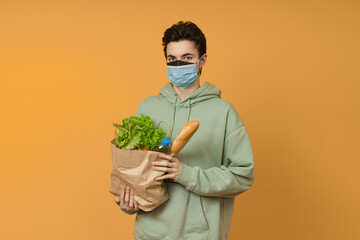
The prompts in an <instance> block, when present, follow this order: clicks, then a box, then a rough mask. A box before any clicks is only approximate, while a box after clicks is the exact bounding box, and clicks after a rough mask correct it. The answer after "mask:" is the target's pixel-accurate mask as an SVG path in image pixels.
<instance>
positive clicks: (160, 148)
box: [153, 138, 170, 153]
mask: <svg viewBox="0 0 360 240" xmlns="http://www.w3.org/2000/svg"><path fill="white" fill-rule="evenodd" d="M169 144H170V139H168V138H164V139H163V140H162V141H161V144H160V145H157V146H155V147H154V149H153V151H155V152H162V153H169V152H170V148H169Z"/></svg>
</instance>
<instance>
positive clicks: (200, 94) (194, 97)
mask: <svg viewBox="0 0 360 240" xmlns="http://www.w3.org/2000/svg"><path fill="white" fill-rule="evenodd" d="M159 94H160V97H161V99H162V100H163V101H166V102H168V103H169V104H172V105H173V113H172V115H173V116H172V120H173V123H172V128H171V129H174V126H175V120H176V108H178V107H185V108H188V115H187V121H188V122H189V119H190V114H191V107H192V106H194V105H196V104H198V103H200V102H203V101H206V100H209V99H212V98H221V92H220V90H219V89H218V88H217V87H215V86H214V85H213V84H211V83H209V82H205V83H204V84H203V85H201V86H200V87H199V88H198V89H197V90H196V91H195V92H193V93H192V94H190V95H189V96H187V97H186V98H184V99H183V100H180V98H179V97H178V95H177V93H176V92H175V90H174V88H173V86H172V84H171V83H170V82H169V83H168V84H166V85H165V86H164V87H163V88H161V89H160V91H159Z"/></svg>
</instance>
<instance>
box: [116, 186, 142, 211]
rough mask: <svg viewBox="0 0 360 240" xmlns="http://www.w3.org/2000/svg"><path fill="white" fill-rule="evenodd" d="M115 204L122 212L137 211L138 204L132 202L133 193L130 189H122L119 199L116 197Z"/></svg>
mask: <svg viewBox="0 0 360 240" xmlns="http://www.w3.org/2000/svg"><path fill="white" fill-rule="evenodd" d="M115 202H116V203H117V204H119V205H120V207H121V209H123V210H126V211H137V210H139V206H138V203H137V202H136V201H135V200H134V192H133V191H132V190H131V189H130V187H122V190H121V194H120V196H119V197H116V199H115Z"/></svg>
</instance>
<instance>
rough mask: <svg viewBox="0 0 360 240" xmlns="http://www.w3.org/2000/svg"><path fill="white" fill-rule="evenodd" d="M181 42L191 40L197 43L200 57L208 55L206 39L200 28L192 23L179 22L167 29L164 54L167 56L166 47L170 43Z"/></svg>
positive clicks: (163, 39)
mask: <svg viewBox="0 0 360 240" xmlns="http://www.w3.org/2000/svg"><path fill="white" fill-rule="evenodd" d="M180 40H190V41H193V42H195V48H196V49H197V50H198V51H199V57H201V56H202V55H204V54H205V53H206V38H205V35H204V34H203V32H202V31H201V30H200V28H199V27H198V26H196V25H195V24H194V23H192V22H189V21H187V22H183V21H179V22H178V23H176V24H174V25H172V26H171V27H170V28H168V29H166V31H165V32H164V36H163V38H162V45H163V47H164V54H165V57H167V55H166V46H167V45H168V44H169V43H170V42H178V41H180Z"/></svg>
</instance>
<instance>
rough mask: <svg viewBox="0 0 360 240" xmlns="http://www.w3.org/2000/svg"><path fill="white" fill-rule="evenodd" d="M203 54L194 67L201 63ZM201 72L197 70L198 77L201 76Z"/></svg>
mask: <svg viewBox="0 0 360 240" xmlns="http://www.w3.org/2000/svg"><path fill="white" fill-rule="evenodd" d="M204 55H205V54H203V55H202V56H201V57H200V59H199V61H198V62H197V63H196V66H197V65H198V64H199V62H200V61H201V59H202V57H203V56H204ZM201 71H202V68H200V69H199V73H197V72H196V73H197V74H198V75H199V76H201Z"/></svg>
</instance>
